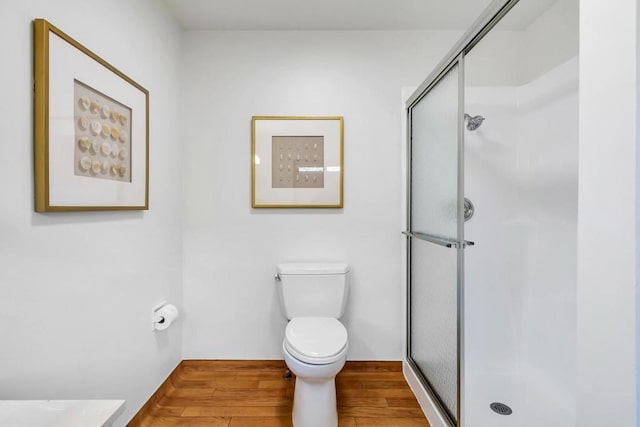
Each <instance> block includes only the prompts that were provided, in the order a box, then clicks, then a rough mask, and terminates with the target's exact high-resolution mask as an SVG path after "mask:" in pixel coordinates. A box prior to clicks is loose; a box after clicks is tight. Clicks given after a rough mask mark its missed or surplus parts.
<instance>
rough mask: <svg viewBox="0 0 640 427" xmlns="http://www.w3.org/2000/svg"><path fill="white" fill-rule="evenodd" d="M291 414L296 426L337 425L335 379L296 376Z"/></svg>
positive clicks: (330, 426)
mask: <svg viewBox="0 0 640 427" xmlns="http://www.w3.org/2000/svg"><path fill="white" fill-rule="evenodd" d="M291 416H292V420H293V425H294V427H337V425H338V409H337V402H336V384H335V380H334V379H333V378H331V379H330V380H327V379H324V380H310V381H309V380H305V379H304V378H300V377H296V390H295V393H294V395H293V412H292V414H291Z"/></svg>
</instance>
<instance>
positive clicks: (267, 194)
mask: <svg viewBox="0 0 640 427" xmlns="http://www.w3.org/2000/svg"><path fill="white" fill-rule="evenodd" d="M343 138H344V124H343V118H342V117H325V116H322V117H299V116H254V117H253V118H252V120H251V147H252V149H251V176H252V191H251V206H253V207H254V208H341V207H342V205H343V195H342V186H343V185H342V181H343Z"/></svg>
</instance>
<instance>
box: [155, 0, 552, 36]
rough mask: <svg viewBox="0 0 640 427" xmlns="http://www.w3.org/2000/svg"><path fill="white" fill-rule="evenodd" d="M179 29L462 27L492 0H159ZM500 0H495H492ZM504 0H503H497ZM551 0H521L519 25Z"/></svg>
mask: <svg viewBox="0 0 640 427" xmlns="http://www.w3.org/2000/svg"><path fill="white" fill-rule="evenodd" d="M164 1H165V3H166V4H167V5H168V7H169V9H170V10H171V12H172V13H173V14H174V16H175V17H176V18H177V19H178V22H179V23H180V25H181V26H182V28H183V29H185V30H465V29H467V28H468V27H469V26H471V24H473V22H474V21H475V20H476V19H477V18H478V17H479V16H480V14H481V13H482V11H483V10H484V9H485V8H486V7H487V6H489V4H490V3H491V2H492V0H164ZM497 1H500V0H497ZM503 1H504V0H503ZM556 1H557V0H522V1H520V3H518V5H517V6H516V8H515V9H514V10H513V11H512V13H510V14H509V19H508V20H505V22H504V23H501V24H503V25H501V28H502V29H524V28H526V27H527V26H528V25H529V24H530V23H531V22H532V21H533V20H535V18H537V17H538V16H539V15H540V14H541V13H542V12H544V11H545V10H546V9H548V8H549V7H550V5H552V4H553V3H555V2H556Z"/></svg>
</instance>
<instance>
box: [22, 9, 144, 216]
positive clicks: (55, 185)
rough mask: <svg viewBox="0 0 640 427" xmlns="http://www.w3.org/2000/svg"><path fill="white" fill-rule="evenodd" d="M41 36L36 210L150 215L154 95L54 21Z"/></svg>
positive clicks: (38, 30)
mask: <svg viewBox="0 0 640 427" xmlns="http://www.w3.org/2000/svg"><path fill="white" fill-rule="evenodd" d="M34 34H35V39H34V41H35V63H36V67H35V68H36V75H35V82H36V101H35V102H36V114H35V121H36V131H35V141H34V148H35V160H36V162H35V163H36V164H35V168H36V170H35V175H36V178H35V181H36V182H35V184H36V188H35V193H36V206H35V208H36V211H37V212H55V211H87V210H144V209H148V105H149V104H148V103H149V97H148V96H149V94H148V91H147V90H146V89H144V88H143V87H142V86H140V85H139V84H137V83H136V82H134V81H133V80H131V79H130V78H128V77H127V76H125V75H124V74H123V73H122V72H120V71H118V70H117V69H115V68H114V67H113V66H111V65H109V64H108V63H107V62H105V61H104V60H102V59H101V58H100V57H98V56H97V55H95V54H94V53H93V52H91V51H90V50H88V49H87V48H86V47H84V46H82V45H81V44H79V43H78V42H76V41H75V40H74V39H72V38H71V37H70V36H68V35H66V34H65V33H63V32H62V31H61V30H59V29H57V28H56V27H54V26H53V25H51V24H50V23H48V22H47V21H45V20H43V19H37V20H36V21H35V22H34ZM78 82H81V83H82V85H84V86H86V87H87V88H90V92H87V94H84V95H83V96H82V98H83V99H82V100H83V101H87V102H89V101H91V103H93V102H94V101H95V102H96V103H97V104H98V106H97V108H94V107H95V106H94V105H91V107H89V104H87V105H81V107H82V108H78V102H79V101H80V99H76V98H77V97H78V95H77V94H76V93H75V92H77V90H74V89H77V85H78ZM90 93H91V94H94V95H90ZM89 95H90V96H89ZM84 98H87V99H84ZM94 98H95V99H94ZM107 100H109V102H107ZM116 105H117V106H118V110H121V111H120V113H118V112H117V111H116V108H115V107H114V106H116ZM97 124H100V126H101V130H97V129H93V127H92V126H88V125H97ZM91 130H96V132H93V133H91ZM89 160H90V161H91V162H92V165H89V164H88V162H89ZM85 163H86V164H85ZM98 166H101V167H98Z"/></svg>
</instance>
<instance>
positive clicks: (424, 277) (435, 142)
mask: <svg viewBox="0 0 640 427" xmlns="http://www.w3.org/2000/svg"><path fill="white" fill-rule="evenodd" d="M407 113H408V116H407V117H408V140H409V145H408V159H407V166H408V168H407V169H408V179H407V190H408V209H407V231H406V232H405V234H406V235H407V281H408V302H407V323H408V328H407V362H408V366H409V369H410V371H411V374H412V375H415V377H416V378H417V379H418V381H419V383H420V385H421V388H422V389H423V390H424V393H425V397H424V398H423V399H421V403H422V404H423V406H425V405H427V406H431V409H430V411H431V413H437V414H438V416H437V417H435V418H434V419H433V420H430V422H431V423H432V425H433V426H438V424H439V423H440V424H442V425H452V426H453V425H458V426H463V427H488V426H491V427H493V426H514V427H529V426H531V427H533V426H536V427H537V426H541V425H543V426H545V427H567V426H575V356H576V355H575V351H576V348H575V339H576V324H575V322H576V258H577V236H576V232H577V160H578V0H520V1H506V0H502V1H494V2H493V3H492V4H491V5H490V6H489V8H488V9H487V11H486V12H485V14H484V15H483V16H481V17H480V18H479V19H478V21H477V22H476V24H475V25H474V26H473V28H472V29H470V30H469V31H468V32H467V34H466V35H465V36H464V37H463V38H462V39H461V41H460V42H459V44H458V45H457V46H456V47H454V49H452V51H451V52H450V54H449V55H448V57H447V58H446V59H445V60H444V61H443V62H442V63H441V64H440V65H439V66H438V67H437V68H436V70H435V71H434V72H433V73H432V74H431V75H430V76H429V77H428V78H427V80H426V81H425V83H423V85H422V86H421V87H420V88H419V89H418V90H417V91H416V92H415V93H414V94H413V95H412V96H411V98H410V99H409V101H408V102H407ZM419 397H420V396H419ZM428 412H429V411H428ZM432 418H433V417H432Z"/></svg>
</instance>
